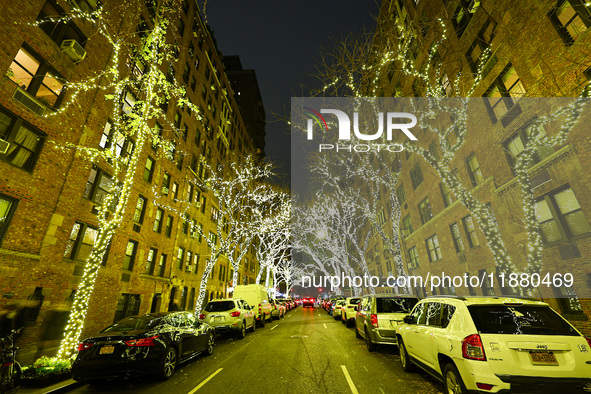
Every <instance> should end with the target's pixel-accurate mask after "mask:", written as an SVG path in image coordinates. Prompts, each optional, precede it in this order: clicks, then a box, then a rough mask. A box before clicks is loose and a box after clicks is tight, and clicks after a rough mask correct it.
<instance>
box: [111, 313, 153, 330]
mask: <svg viewBox="0 0 591 394" xmlns="http://www.w3.org/2000/svg"><path fill="white" fill-rule="evenodd" d="M160 320H161V318H160V317H156V316H131V317H126V318H125V319H123V320H119V321H118V322H117V323H115V324H112V325H110V326H109V327H107V328H105V329H104V330H103V331H102V332H114V331H137V330H150V329H152V328H154V327H155V326H156V325H157V324H158V323H159V322H160Z"/></svg>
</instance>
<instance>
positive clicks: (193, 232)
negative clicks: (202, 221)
mask: <svg viewBox="0 0 591 394" xmlns="http://www.w3.org/2000/svg"><path fill="white" fill-rule="evenodd" d="M189 231H190V233H191V238H197V237H198V236H199V234H198V233H197V220H195V219H193V220H192V221H191V228H190V230H189Z"/></svg>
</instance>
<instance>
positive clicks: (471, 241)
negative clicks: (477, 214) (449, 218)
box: [462, 216, 480, 248]
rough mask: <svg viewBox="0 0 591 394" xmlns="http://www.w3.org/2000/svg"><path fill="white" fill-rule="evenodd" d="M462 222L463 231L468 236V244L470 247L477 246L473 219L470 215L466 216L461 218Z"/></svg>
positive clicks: (478, 243)
mask: <svg viewBox="0 0 591 394" xmlns="http://www.w3.org/2000/svg"><path fill="white" fill-rule="evenodd" d="M462 222H463V223H464V231H466V234H467V236H468V245H470V247H471V248H475V247H476V246H479V245H480V242H478V235H477V234H476V226H475V225H474V221H473V220H472V216H466V217H465V218H463V219H462Z"/></svg>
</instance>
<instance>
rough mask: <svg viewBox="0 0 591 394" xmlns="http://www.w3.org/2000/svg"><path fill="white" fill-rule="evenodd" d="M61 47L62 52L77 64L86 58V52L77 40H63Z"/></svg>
mask: <svg viewBox="0 0 591 394" xmlns="http://www.w3.org/2000/svg"><path fill="white" fill-rule="evenodd" d="M60 46H61V48H62V51H63V52H64V53H65V54H66V55H68V57H70V59H72V60H73V61H75V62H81V61H82V60H84V58H85V57H86V51H85V50H84V48H82V45H80V44H79V43H78V41H76V40H63V41H62V45H60Z"/></svg>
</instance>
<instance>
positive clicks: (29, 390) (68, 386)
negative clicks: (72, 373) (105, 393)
mask: <svg viewBox="0 0 591 394" xmlns="http://www.w3.org/2000/svg"><path fill="white" fill-rule="evenodd" d="M83 385H84V384H83V383H78V382H76V381H75V380H74V379H68V380H64V381H63V382H59V383H56V384H54V385H51V386H47V387H41V388H36V387H21V388H20V389H19V390H18V393H22V394H44V393H52V394H58V393H67V392H68V391H70V390H73V389H75V388H77V387H80V386H83Z"/></svg>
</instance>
